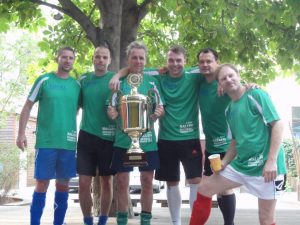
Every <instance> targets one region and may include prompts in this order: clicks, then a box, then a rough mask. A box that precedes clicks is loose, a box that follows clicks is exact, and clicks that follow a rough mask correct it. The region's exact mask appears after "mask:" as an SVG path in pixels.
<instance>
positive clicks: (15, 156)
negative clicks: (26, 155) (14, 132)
mask: <svg viewBox="0 0 300 225" xmlns="http://www.w3.org/2000/svg"><path fill="white" fill-rule="evenodd" d="M19 154H20V151H19V150H18V149H17V147H16V146H15V145H13V144H2V143H1V144H0V164H1V167H2V170H1V171H0V203H1V202H2V201H3V200H4V199H5V197H6V196H7V194H8V193H9V191H10V190H11V189H12V188H14V187H15V186H16V184H17V181H18V177H19V170H20V158H19Z"/></svg>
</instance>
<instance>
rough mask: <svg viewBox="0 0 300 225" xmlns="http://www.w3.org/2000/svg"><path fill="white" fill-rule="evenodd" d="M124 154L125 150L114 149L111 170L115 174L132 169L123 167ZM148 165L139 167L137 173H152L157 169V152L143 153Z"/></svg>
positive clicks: (131, 169)
mask: <svg viewBox="0 0 300 225" xmlns="http://www.w3.org/2000/svg"><path fill="white" fill-rule="evenodd" d="M125 153H126V149H125V148H118V147H114V154H113V159H112V165H111V169H112V170H114V171H116V172H130V171H133V167H131V166H124V165H123V158H124V155H125ZM145 153H146V158H147V162H148V165H147V166H141V167H139V171H152V170H156V169H158V168H159V157H158V152H157V151H149V152H145Z"/></svg>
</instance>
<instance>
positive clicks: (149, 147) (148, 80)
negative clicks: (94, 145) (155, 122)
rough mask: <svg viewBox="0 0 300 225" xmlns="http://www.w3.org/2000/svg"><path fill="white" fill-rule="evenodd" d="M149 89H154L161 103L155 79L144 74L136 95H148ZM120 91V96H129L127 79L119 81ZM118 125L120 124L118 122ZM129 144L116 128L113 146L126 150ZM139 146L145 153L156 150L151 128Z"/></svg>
mask: <svg viewBox="0 0 300 225" xmlns="http://www.w3.org/2000/svg"><path fill="white" fill-rule="evenodd" d="M150 89H155V90H156V91H157V92H158V95H159V97H160V100H161V103H163V101H164V100H163V96H161V90H160V86H159V83H158V81H157V80H156V79H155V78H153V77H151V76H149V75H147V74H144V75H143V81H142V83H141V84H140V86H139V87H138V93H139V94H143V95H148V91H149V90H150ZM120 90H121V92H122V95H127V94H130V91H131V87H130V86H129V84H128V83H127V77H124V78H122V79H120ZM161 103H160V104H161ZM118 120H120V116H118ZM118 124H120V122H118ZM130 144H131V139H130V138H129V137H128V135H127V134H125V133H124V132H123V131H121V130H120V129H119V128H117V129H116V137H115V143H114V146H116V147H120V148H125V149H128V148H129V147H130ZM140 145H141V148H142V149H143V150H144V151H145V152H147V151H156V150H157V144H156V136H155V132H154V129H153V128H152V129H151V130H150V131H148V132H146V133H144V134H143V136H142V137H141V138H140Z"/></svg>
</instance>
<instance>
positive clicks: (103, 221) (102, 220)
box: [98, 215, 108, 225]
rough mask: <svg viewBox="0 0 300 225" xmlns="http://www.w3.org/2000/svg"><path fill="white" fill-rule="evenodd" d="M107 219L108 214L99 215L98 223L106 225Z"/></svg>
mask: <svg viewBox="0 0 300 225" xmlns="http://www.w3.org/2000/svg"><path fill="white" fill-rule="evenodd" d="M107 220H108V216H107V215H100V216H99V221H98V225H106V223H107Z"/></svg>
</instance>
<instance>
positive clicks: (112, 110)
mask: <svg viewBox="0 0 300 225" xmlns="http://www.w3.org/2000/svg"><path fill="white" fill-rule="evenodd" d="M107 115H108V116H109V118H111V119H112V120H115V119H116V118H117V117H118V111H117V110H116V108H115V107H113V106H108V109H107Z"/></svg>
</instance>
